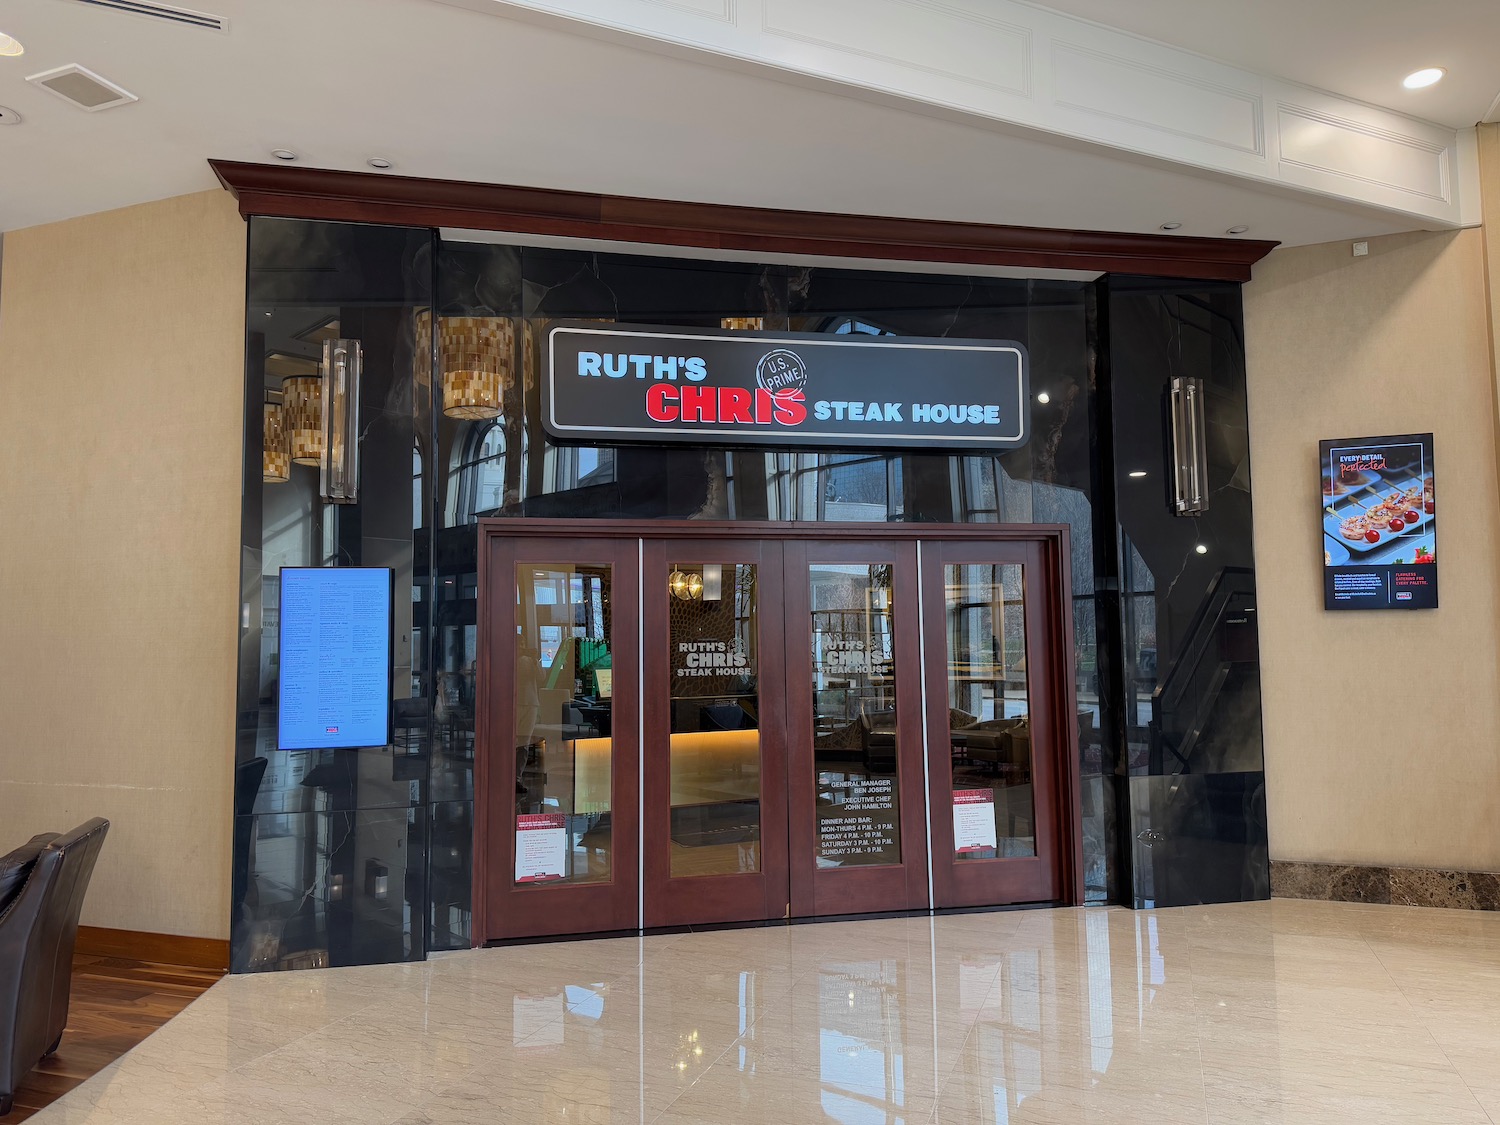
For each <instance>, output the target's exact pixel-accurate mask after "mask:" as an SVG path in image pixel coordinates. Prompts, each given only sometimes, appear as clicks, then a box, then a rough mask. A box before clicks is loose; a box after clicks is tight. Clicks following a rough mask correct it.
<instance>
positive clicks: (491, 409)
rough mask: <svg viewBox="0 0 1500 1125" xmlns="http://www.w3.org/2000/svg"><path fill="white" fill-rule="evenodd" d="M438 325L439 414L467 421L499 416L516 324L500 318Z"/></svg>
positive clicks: (463, 319)
mask: <svg viewBox="0 0 1500 1125" xmlns="http://www.w3.org/2000/svg"><path fill="white" fill-rule="evenodd" d="M438 325H439V327H438V332H439V338H438V358H439V360H440V362H441V365H442V370H443V413H444V414H446V415H447V416H448V417H449V418H462V419H465V420H467V421H482V420H484V419H487V418H494V417H497V416H498V415H499V413H500V409H501V406H502V404H503V396H504V393H505V388H506V386H507V385H508V384H509V383H510V381H511V379H510V373H511V362H512V354H513V353H514V351H515V344H516V326H515V323H514V322H513V321H511V320H508V319H506V318H505V317H499V316H445V317H443V318H441V319H440V320H439V321H438Z"/></svg>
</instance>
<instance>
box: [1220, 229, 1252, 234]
mask: <svg viewBox="0 0 1500 1125" xmlns="http://www.w3.org/2000/svg"><path fill="white" fill-rule="evenodd" d="M1249 229H1250V228H1249V227H1230V228H1229V229H1228V230H1226V231H1225V232H1224V233H1225V234H1244V233H1245V232H1246V231H1247V230H1249Z"/></svg>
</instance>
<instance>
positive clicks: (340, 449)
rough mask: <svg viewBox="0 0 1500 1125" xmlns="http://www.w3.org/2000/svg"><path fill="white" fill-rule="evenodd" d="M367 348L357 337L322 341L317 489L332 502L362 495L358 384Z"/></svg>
mask: <svg viewBox="0 0 1500 1125" xmlns="http://www.w3.org/2000/svg"><path fill="white" fill-rule="evenodd" d="M364 366H365V352H364V348H362V347H361V346H360V343H359V341H358V340H324V341H323V379H322V383H323V388H322V390H323V401H322V423H323V456H322V457H321V458H319V461H318V463H319V465H320V472H319V480H318V491H319V492H320V493H321V494H322V497H323V499H324V500H326V501H328V502H329V503H330V504H353V503H355V502H356V501H357V500H358V499H359V384H360V377H361V375H362V374H363V373H364Z"/></svg>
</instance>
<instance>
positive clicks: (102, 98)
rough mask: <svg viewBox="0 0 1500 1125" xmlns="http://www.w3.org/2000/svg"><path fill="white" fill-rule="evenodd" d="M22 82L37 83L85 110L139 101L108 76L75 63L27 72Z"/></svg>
mask: <svg viewBox="0 0 1500 1125" xmlns="http://www.w3.org/2000/svg"><path fill="white" fill-rule="evenodd" d="M26 81H28V82H30V83H31V84H32V85H33V86H40V87H41V88H42V89H44V90H46V91H47V92H48V93H49V94H56V95H57V96H58V97H59V98H61V99H62V100H63V101H65V102H68V103H69V104H71V105H75V106H77V107H78V108H79V109H81V110H84V111H85V112H87V113H98V112H99V111H100V110H103V109H114V107H115V106H117V105H129V104H130V103H131V102H138V101H140V100H141V99H140V98H138V97H136V96H135V95H134V94H132V93H131V92H130V91H129V90H127V89H125V87H123V86H116V85H115V84H114V83H113V82H111V81H110V80H109V79H108V78H105V77H103V76H102V75H98V74H95V73H94V72H93V71H92V70H88V69H86V68H84V67H81V66H79V65H78V64H77V63H71V64H69V65H68V66H59V67H57V68H55V69H53V70H44V71H42V72H41V73H40V74H28V75H27V76H26Z"/></svg>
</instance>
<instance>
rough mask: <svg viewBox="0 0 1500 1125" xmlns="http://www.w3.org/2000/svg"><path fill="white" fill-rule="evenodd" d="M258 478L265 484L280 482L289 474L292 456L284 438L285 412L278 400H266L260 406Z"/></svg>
mask: <svg viewBox="0 0 1500 1125" xmlns="http://www.w3.org/2000/svg"><path fill="white" fill-rule="evenodd" d="M262 416H263V421H262V429H261V451H260V479H261V480H262V481H264V482H265V483H267V484H281V483H283V482H284V481H286V480H287V478H288V477H290V476H291V473H292V456H291V453H290V451H289V450H288V447H287V440H286V413H285V411H284V410H283V409H282V407H281V403H279V402H267V403H266V404H265V406H264V407H263V408H262Z"/></svg>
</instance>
